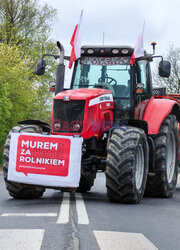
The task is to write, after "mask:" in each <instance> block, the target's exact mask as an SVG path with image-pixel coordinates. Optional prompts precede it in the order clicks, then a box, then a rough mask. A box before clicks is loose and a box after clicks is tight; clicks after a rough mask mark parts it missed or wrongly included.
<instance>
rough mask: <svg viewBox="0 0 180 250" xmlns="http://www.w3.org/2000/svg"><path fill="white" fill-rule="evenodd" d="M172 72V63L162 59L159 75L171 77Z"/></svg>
mask: <svg viewBox="0 0 180 250" xmlns="http://www.w3.org/2000/svg"><path fill="white" fill-rule="evenodd" d="M170 74H171V64H170V62H168V61H164V60H162V61H160V63H159V76H161V77H169V76H170Z"/></svg>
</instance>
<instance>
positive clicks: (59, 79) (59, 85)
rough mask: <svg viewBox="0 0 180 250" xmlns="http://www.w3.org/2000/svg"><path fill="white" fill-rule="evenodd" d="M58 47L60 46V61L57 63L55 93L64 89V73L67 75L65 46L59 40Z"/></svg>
mask: <svg viewBox="0 0 180 250" xmlns="http://www.w3.org/2000/svg"><path fill="white" fill-rule="evenodd" d="M57 47H58V48H59V51H60V57H59V63H58V65H57V71H56V86H55V95H57V94H58V93H59V92H61V91H63V89H64V75H65V65H64V47H63V45H62V44H61V43H60V42H59V41H58V42H57Z"/></svg>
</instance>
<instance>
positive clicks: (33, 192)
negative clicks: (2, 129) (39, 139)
mask: <svg viewBox="0 0 180 250" xmlns="http://www.w3.org/2000/svg"><path fill="white" fill-rule="evenodd" d="M12 132H18V133H20V132H28V133H42V128H41V127H40V126H38V125H19V126H16V127H13V129H12V130H11V131H10V133H9V134H8V136H7V139H6V142H5V145H4V154H3V174H4V181H5V184H6V189H7V190H8V192H9V194H10V196H12V197H14V198H15V199H36V198H39V197H41V196H42V195H43V193H44V191H45V188H44V187H38V186H34V185H28V184H22V183H17V182H12V181H8V180H7V173H8V165H9V150H10V141H11V133H12Z"/></svg>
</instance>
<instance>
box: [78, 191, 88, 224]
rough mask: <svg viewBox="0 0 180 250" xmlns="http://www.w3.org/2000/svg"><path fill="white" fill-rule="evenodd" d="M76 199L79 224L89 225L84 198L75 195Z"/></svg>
mask: <svg viewBox="0 0 180 250" xmlns="http://www.w3.org/2000/svg"><path fill="white" fill-rule="evenodd" d="M75 197H76V209H77V215H78V224H89V219H88V215H87V212H86V207H85V204H84V201H83V198H82V195H81V194H79V193H75Z"/></svg>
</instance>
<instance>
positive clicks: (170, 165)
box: [166, 131, 176, 183]
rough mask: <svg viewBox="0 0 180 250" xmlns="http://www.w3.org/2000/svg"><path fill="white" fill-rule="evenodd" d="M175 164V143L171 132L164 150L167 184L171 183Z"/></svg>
mask: <svg viewBox="0 0 180 250" xmlns="http://www.w3.org/2000/svg"><path fill="white" fill-rule="evenodd" d="M175 162H176V142H175V136H174V133H173V132H172V131H171V133H170V135H169V139H168V141H167V148H166V171H167V180H168V183H171V181H172V179H173V176H174V170H175V165H176V164H175Z"/></svg>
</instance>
